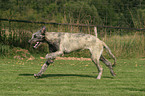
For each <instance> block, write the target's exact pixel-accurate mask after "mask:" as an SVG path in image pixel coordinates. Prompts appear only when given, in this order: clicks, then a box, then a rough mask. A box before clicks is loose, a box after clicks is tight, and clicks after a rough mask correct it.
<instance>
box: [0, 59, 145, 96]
mask: <svg viewBox="0 0 145 96" xmlns="http://www.w3.org/2000/svg"><path fill="white" fill-rule="evenodd" d="M144 60H145V58H144V59H143V58H142V59H118V61H117V66H116V67H114V70H115V72H116V74H117V76H116V77H112V76H111V74H110V72H109V70H108V68H107V67H106V66H104V65H103V64H101V65H102V66H103V68H104V71H103V76H102V79H101V80H96V76H97V68H96V66H95V65H94V64H93V63H92V62H91V61H76V60H68V61H66V60H65V61H64V60H56V61H55V62H54V64H53V65H50V66H49V67H48V70H46V72H45V73H44V75H43V76H42V78H39V79H36V78H34V77H33V74H34V73H37V72H38V71H39V70H40V68H41V66H40V65H42V64H43V63H44V62H45V61H44V60H41V59H39V58H36V59H35V60H33V61H28V60H17V59H9V58H3V59H1V58H0V68H1V70H0V72H1V74H0V77H1V79H0V82H1V87H0V88H1V90H0V93H1V96H9V95H12V96H17V95H19V96H23V95H26V96H28V95H30V96H38V95H39V96H44V95H51V96H58V95H59V96H82V95H83V96H96V95H99V96H116V94H117V95H118V96H144V92H145V86H143V85H144V82H143V81H145V78H144V74H145V71H144V69H145V63H144Z"/></svg>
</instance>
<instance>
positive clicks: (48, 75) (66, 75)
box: [19, 74, 113, 79]
mask: <svg viewBox="0 0 145 96" xmlns="http://www.w3.org/2000/svg"><path fill="white" fill-rule="evenodd" d="M19 76H34V74H19ZM49 77H88V78H96V76H92V75H84V74H43V75H42V76H41V77H39V78H49ZM103 78H111V79H113V77H109V76H103Z"/></svg>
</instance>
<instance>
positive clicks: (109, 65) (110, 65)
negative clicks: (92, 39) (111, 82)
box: [100, 55, 116, 76]
mask: <svg viewBox="0 0 145 96" xmlns="http://www.w3.org/2000/svg"><path fill="white" fill-rule="evenodd" d="M100 60H101V61H102V62H103V63H104V64H105V65H106V66H107V67H108V68H109V69H110V73H111V74H112V76H115V75H116V74H115V73H114V71H113V68H112V64H111V62H109V61H108V60H107V59H106V58H105V57H103V56H102V55H101V57H100Z"/></svg>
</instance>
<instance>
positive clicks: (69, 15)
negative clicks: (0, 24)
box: [0, 0, 145, 27]
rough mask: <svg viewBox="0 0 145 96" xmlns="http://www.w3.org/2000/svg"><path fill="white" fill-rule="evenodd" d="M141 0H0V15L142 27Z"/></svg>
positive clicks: (142, 8) (142, 6)
mask: <svg viewBox="0 0 145 96" xmlns="http://www.w3.org/2000/svg"><path fill="white" fill-rule="evenodd" d="M144 5H145V1H144V0H137V1H132V0H127V1H126V0H7V1H5V0H0V6H1V8H0V15H1V18H9V19H10V18H11V19H24V20H32V21H54V22H59V23H61V22H65V23H89V24H99V25H100V24H101V25H113V26H114V25H115V26H122V27H124V26H128V27H144V26H141V25H144V21H145V19H144V18H143V17H144V11H145V9H144Z"/></svg>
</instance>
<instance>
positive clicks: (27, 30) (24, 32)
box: [0, 19, 145, 57]
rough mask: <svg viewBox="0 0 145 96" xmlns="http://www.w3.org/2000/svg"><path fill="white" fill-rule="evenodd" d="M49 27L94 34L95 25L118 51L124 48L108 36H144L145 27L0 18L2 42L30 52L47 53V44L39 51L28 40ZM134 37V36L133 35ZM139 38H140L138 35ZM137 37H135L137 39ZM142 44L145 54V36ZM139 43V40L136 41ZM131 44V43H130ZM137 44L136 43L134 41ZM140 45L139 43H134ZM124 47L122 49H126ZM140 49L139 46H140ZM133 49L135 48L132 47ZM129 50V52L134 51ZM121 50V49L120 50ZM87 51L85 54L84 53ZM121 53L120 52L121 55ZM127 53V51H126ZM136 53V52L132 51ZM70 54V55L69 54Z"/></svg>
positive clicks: (80, 55) (80, 53) (101, 34)
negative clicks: (34, 33) (135, 34)
mask: <svg viewBox="0 0 145 96" xmlns="http://www.w3.org/2000/svg"><path fill="white" fill-rule="evenodd" d="M44 25H45V26H46V27H47V31H50V32H51V31H55V32H83V33H87V34H93V35H95V33H94V27H97V31H98V36H99V38H101V39H103V40H104V41H105V42H108V40H111V42H108V43H107V44H110V46H109V47H111V48H113V49H114V51H117V48H118V47H120V48H122V45H116V47H114V44H116V42H114V43H112V39H109V38H106V37H107V36H109V37H110V36H114V35H119V36H120V35H121V36H122V35H124V34H134V33H136V32H137V33H139V34H142V35H141V36H144V33H145V29H143V28H142V29H138V28H125V27H116V26H102V25H87V24H68V23H55V22H36V21H27V20H13V19H0V42H1V43H2V44H6V45H10V46H15V47H21V48H26V49H28V50H29V51H30V52H32V53H33V52H39V51H43V52H44V53H46V52H47V51H48V49H47V48H46V47H47V45H44V47H40V48H39V49H38V51H36V50H35V51H34V50H33V49H32V48H31V47H30V45H29V44H28V40H29V39H30V38H31V34H32V33H33V32H36V31H37V30H39V29H40V28H41V27H42V26H44ZM119 38H120V42H119V43H123V42H122V41H121V40H124V39H123V38H121V37H119ZM133 38H134V37H133ZM137 38H140V37H138V36H137ZM117 39H118V37H116V38H114V37H113V40H115V41H117ZM135 39H136V38H134V40H135ZM128 40H131V39H128ZM132 42H133V43H134V42H136V41H132V40H131V41H129V42H127V45H126V44H125V43H126V42H124V46H123V47H124V48H128V46H132V44H133V43H132ZM140 42H141V45H142V46H140V47H143V48H142V50H141V51H140V52H139V53H138V54H140V53H143V54H142V55H143V56H144V55H145V54H144V50H145V49H144V48H145V47H144V46H145V45H144V44H143V43H144V37H143V38H142V40H141V41H140ZM136 43H137V42H136ZM117 44H118V43H117ZM128 44H129V45H128ZM134 44H135V43H134ZM134 46H138V45H136V44H135V45H134ZM124 48H122V49H120V50H122V51H123V50H124ZM138 49H139V47H138ZM132 50H133V49H132ZM132 50H131V51H128V50H127V52H132ZM82 52H83V51H81V52H79V53H77V57H88V54H89V53H88V52H87V51H86V52H83V56H82ZM120 52H121V51H120ZM84 53H85V55H84ZM119 54H120V53H118V56H119ZM124 54H125V53H124ZM132 54H134V53H132ZM75 55H76V54H75V53H73V55H72V54H71V56H75ZM68 56H70V55H68Z"/></svg>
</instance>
